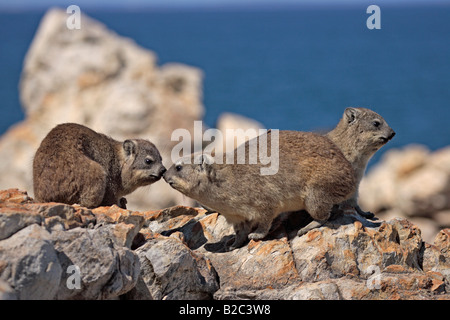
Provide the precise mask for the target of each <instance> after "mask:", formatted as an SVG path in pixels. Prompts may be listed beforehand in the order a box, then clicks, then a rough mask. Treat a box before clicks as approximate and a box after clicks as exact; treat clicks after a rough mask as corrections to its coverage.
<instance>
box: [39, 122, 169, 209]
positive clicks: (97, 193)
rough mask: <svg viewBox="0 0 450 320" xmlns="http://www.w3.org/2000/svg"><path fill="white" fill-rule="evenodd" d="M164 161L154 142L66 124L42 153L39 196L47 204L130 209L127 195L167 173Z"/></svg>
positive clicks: (53, 134) (46, 142)
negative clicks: (123, 137) (122, 137)
mask: <svg viewBox="0 0 450 320" xmlns="http://www.w3.org/2000/svg"><path fill="white" fill-rule="evenodd" d="M161 161H162V159H161V156H160V154H159V151H158V149H157V148H156V147H155V145H154V144H153V143H151V142H150V141H148V140H143V139H129V140H125V141H124V142H119V141H116V140H114V139H112V138H110V137H108V136H106V135H104V134H101V133H97V132H95V131H93V130H91V129H89V128H87V127H85V126H83V125H80V124H75V123H64V124H60V125H58V126H56V127H55V128H53V129H52V130H51V131H50V132H49V133H48V135H47V136H46V137H45V138H44V140H42V142H41V145H40V146H39V148H38V150H37V151H36V155H35V157H34V161H33V188H34V195H35V198H36V200H38V201H41V202H62V203H67V204H79V205H81V206H84V207H88V208H94V207H98V206H111V205H113V204H116V205H118V206H120V207H122V208H125V204H126V200H125V199H124V198H122V197H123V196H125V195H127V194H129V193H131V192H133V191H134V190H136V189H137V188H138V187H142V186H146V185H149V184H152V183H154V182H156V181H158V180H159V179H160V178H161V177H162V175H163V174H164V172H165V171H166V169H165V168H164V166H163V165H162V162H161Z"/></svg>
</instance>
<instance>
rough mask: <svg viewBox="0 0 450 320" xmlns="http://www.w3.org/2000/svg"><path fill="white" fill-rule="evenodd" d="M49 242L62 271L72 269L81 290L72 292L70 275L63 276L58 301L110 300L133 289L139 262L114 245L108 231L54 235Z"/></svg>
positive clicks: (127, 250) (106, 229)
mask: <svg viewBox="0 0 450 320" xmlns="http://www.w3.org/2000/svg"><path fill="white" fill-rule="evenodd" d="M52 238H53V243H54V246H55V250H56V251H57V252H58V259H59V261H60V262H61V266H62V268H63V270H67V271H68V270H69V267H70V266H75V267H76V268H77V270H79V274H80V278H81V279H80V280H81V281H80V287H79V288H76V287H75V288H72V287H69V286H68V285H67V283H68V281H70V279H69V277H70V276H71V275H72V273H70V272H65V273H63V276H62V278H61V284H60V287H59V290H58V293H57V296H56V298H57V299H113V298H117V297H119V296H120V295H122V294H124V293H126V292H128V291H129V290H131V289H132V288H134V286H135V285H136V282H137V279H138V275H139V270H140V264H139V259H138V257H137V255H135V254H134V253H133V252H132V251H131V250H129V249H127V248H125V247H118V246H116V245H115V244H114V241H113V240H112V239H111V234H110V229H109V228H105V227H100V228H98V229H96V230H92V229H83V228H76V229H72V230H68V231H55V232H53V233H52Z"/></svg>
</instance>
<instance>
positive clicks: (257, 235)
mask: <svg viewBox="0 0 450 320" xmlns="http://www.w3.org/2000/svg"><path fill="white" fill-rule="evenodd" d="M265 236H266V235H265V234H263V233H257V232H252V233H250V234H249V235H248V239H249V240H261V239H262V238H264V237H265Z"/></svg>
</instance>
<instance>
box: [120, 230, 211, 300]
mask: <svg viewBox="0 0 450 320" xmlns="http://www.w3.org/2000/svg"><path fill="white" fill-rule="evenodd" d="M136 252H137V254H138V255H139V259H140V261H141V265H142V268H141V279H142V282H143V284H144V285H143V286H142V287H137V288H136V289H135V291H134V292H131V293H130V294H129V295H128V298H138V299H156V300H160V299H163V300H192V299H196V300H198V299H201V300H204V299H211V298H212V296H213V294H214V292H216V291H217V289H218V288H219V281H218V278H217V274H216V272H215V270H214V268H213V267H212V265H211V262H210V261H209V260H208V259H205V258H204V257H203V255H201V254H199V253H194V252H192V251H191V250H190V249H189V248H188V247H187V246H186V245H185V244H183V243H182V242H181V241H180V240H179V239H175V238H173V237H163V236H158V237H155V238H153V239H149V240H147V242H146V244H145V245H143V246H142V247H140V248H139V249H137V250H136Z"/></svg>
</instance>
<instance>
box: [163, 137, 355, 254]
mask: <svg viewBox="0 0 450 320" xmlns="http://www.w3.org/2000/svg"><path fill="white" fill-rule="evenodd" d="M272 134H273V133H272V132H268V133H267V136H266V138H267V150H271V143H272V138H271V136H272ZM261 137H263V136H260V137H257V138H255V139H253V140H250V141H247V142H246V143H245V144H243V145H241V146H240V147H238V148H237V149H236V150H235V157H234V159H235V162H234V163H232V164H229V163H226V162H225V161H224V164H219V163H217V162H215V163H212V162H213V161H214V158H212V157H211V156H208V155H206V154H203V155H199V156H198V157H200V158H199V159H197V160H199V161H196V162H199V164H195V163H193V162H194V160H195V157H197V156H195V155H193V156H191V157H189V158H182V159H180V160H179V161H177V162H176V163H175V164H174V165H172V167H170V168H169V169H168V171H167V172H166V173H165V174H164V179H165V180H166V182H167V183H169V184H170V185H171V186H172V187H173V188H174V189H176V190H178V191H180V192H181V193H183V194H185V195H186V196H188V197H191V198H193V199H195V200H197V201H199V202H200V203H202V204H204V205H205V206H207V207H208V208H211V209H214V210H216V211H217V212H219V213H221V214H222V215H224V216H225V217H226V219H227V221H229V222H230V223H232V224H233V225H234V229H235V231H236V239H235V242H234V243H233V245H232V247H238V246H241V245H242V244H243V242H244V241H245V240H246V238H247V235H248V238H249V239H262V238H264V237H265V236H266V235H267V233H268V232H269V229H270V227H271V224H272V221H273V219H274V218H275V217H276V216H278V215H279V214H280V213H282V212H288V211H299V210H303V209H306V210H307V211H308V212H309V214H310V215H311V216H312V217H313V218H314V220H315V221H313V222H312V223H311V224H310V225H308V226H306V227H305V228H304V229H302V230H300V231H299V234H300V235H301V234H303V233H304V232H307V231H308V230H310V229H312V228H314V227H317V226H320V225H321V224H322V223H324V222H325V221H327V220H328V218H329V216H330V211H331V209H332V207H333V205H334V204H338V203H340V202H342V201H344V200H346V199H348V198H349V197H350V196H351V195H352V194H353V193H354V191H355V186H356V179H355V174H354V171H353V168H352V166H351V164H350V163H349V162H348V161H347V159H346V158H345V157H344V155H343V154H342V152H341V151H340V150H339V148H337V147H336V146H335V145H334V144H333V143H332V142H331V141H330V140H329V139H328V138H327V137H324V136H320V135H317V134H314V133H307V132H297V131H279V148H278V150H277V151H278V159H279V168H278V172H276V173H275V174H273V175H261V171H260V169H261V168H262V167H264V165H263V164H262V163H261V161H260V160H261V159H260V156H259V154H258V161H257V163H256V164H249V163H248V162H246V164H237V163H236V155H237V153H238V149H239V148H245V149H246V159H249V146H250V145H251V144H252V143H257V145H258V148H257V149H258V150H259V143H260V139H261ZM224 158H225V157H224ZM252 228H253V229H255V230H254V231H253V232H252V233H250V234H249V232H250V231H252Z"/></svg>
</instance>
